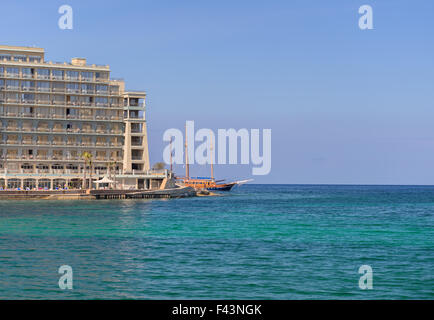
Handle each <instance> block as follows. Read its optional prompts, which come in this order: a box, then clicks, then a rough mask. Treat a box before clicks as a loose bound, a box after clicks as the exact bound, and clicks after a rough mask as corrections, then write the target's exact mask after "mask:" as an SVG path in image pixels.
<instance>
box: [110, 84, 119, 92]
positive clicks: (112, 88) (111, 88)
mask: <svg viewBox="0 0 434 320" xmlns="http://www.w3.org/2000/svg"><path fill="white" fill-rule="evenodd" d="M110 93H111V94H119V86H111V87H110Z"/></svg>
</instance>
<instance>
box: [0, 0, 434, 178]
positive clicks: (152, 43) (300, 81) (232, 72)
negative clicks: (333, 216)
mask: <svg viewBox="0 0 434 320" xmlns="http://www.w3.org/2000/svg"><path fill="white" fill-rule="evenodd" d="M63 4H68V5H70V6H71V7H72V8H73V19H74V20H73V30H61V29H59V27H58V20H59V18H60V16H61V14H59V13H58V9H59V7H60V6H61V5H63ZM365 4H367V5H370V6H372V8H373V24H374V29H373V30H361V29H360V28H359V24H358V21H359V18H360V16H361V15H360V14H359V13H358V10H359V7H360V6H362V5H365ZM0 11H1V12H7V13H8V14H2V19H1V20H0V44H3V45H18V46H32V45H34V46H37V47H42V48H45V50H46V60H51V61H60V62H63V61H70V59H71V58H72V57H85V58H87V60H88V62H89V63H91V64H92V63H95V64H109V65H110V68H111V71H112V72H111V74H112V77H117V78H124V79H125V80H126V86H127V88H129V89H132V90H145V91H146V92H147V119H148V129H149V131H148V134H149V147H150V158H151V163H156V162H158V161H161V160H162V154H163V149H164V147H165V146H166V145H167V143H166V142H164V141H163V133H164V132H165V130H167V129H169V128H179V129H180V130H184V129H183V128H184V125H185V122H186V121H187V120H193V121H195V127H196V128H197V129H200V128H210V129H212V130H214V132H217V129H229V128H234V129H237V130H238V129H241V128H247V129H248V130H251V129H261V130H262V129H271V130H272V149H271V152H272V153H271V159H272V167H271V172H270V173H269V174H268V175H264V176H252V166H253V165H252V164H251V165H216V167H215V175H216V176H217V177H218V178H222V179H223V178H227V179H235V178H239V179H241V178H253V179H254V182H255V183H290V184H433V183H434V126H433V120H432V119H433V116H434V82H433V80H434V59H433V57H434V37H433V36H434V1H432V0H413V1H410V0H405V1H404V0H381V1H380V0H339V1H338V0H328V1H320V0H316V1H314V0H282V1H273V0H270V1H254V0H250V1H244V0H239V1H233V0H232V1H226V0H222V1H204V0H201V1H199V0H198V1H188V0H185V1H164V0H158V1H143V0H140V1H107V0H105V1H99V0H97V1H94V0H92V1H81V0H62V1H25V0H20V1H12V0H2V1H1V3H0ZM183 170H184V169H183V167H182V166H181V165H180V166H176V171H177V172H178V173H180V174H181V173H182V172H183ZM191 171H192V172H193V174H196V175H199V176H203V175H209V168H208V167H206V166H193V167H192V168H191Z"/></svg>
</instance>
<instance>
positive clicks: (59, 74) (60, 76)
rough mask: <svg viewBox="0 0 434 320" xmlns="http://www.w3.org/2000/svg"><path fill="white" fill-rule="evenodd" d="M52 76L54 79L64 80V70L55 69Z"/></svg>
mask: <svg viewBox="0 0 434 320" xmlns="http://www.w3.org/2000/svg"><path fill="white" fill-rule="evenodd" d="M51 75H52V76H53V79H56V80H63V76H64V71H63V70H58V69H54V70H52V71H51Z"/></svg>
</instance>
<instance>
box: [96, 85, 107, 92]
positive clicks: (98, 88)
mask: <svg viewBox="0 0 434 320" xmlns="http://www.w3.org/2000/svg"><path fill="white" fill-rule="evenodd" d="M107 90H108V86H106V85H97V86H96V92H97V93H107Z"/></svg>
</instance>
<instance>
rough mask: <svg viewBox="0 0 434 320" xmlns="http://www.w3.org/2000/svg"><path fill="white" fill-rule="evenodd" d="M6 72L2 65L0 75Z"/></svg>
mask: <svg viewBox="0 0 434 320" xmlns="http://www.w3.org/2000/svg"><path fill="white" fill-rule="evenodd" d="M4 72H5V69H4V68H3V67H0V75H3V73H4Z"/></svg>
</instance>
